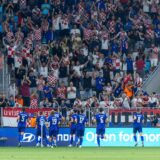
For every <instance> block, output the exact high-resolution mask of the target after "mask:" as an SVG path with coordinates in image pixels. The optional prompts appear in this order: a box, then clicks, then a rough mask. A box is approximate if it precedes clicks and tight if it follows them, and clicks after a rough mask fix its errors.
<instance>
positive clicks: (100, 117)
mask: <svg viewBox="0 0 160 160" xmlns="http://www.w3.org/2000/svg"><path fill="white" fill-rule="evenodd" d="M106 119H107V116H106V114H103V113H99V114H97V115H96V122H97V129H105V127H106Z"/></svg>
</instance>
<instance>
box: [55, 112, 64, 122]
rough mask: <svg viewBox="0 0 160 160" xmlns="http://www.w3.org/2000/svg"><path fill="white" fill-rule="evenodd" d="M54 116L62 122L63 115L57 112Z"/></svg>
mask: <svg viewBox="0 0 160 160" xmlns="http://www.w3.org/2000/svg"><path fill="white" fill-rule="evenodd" d="M54 116H55V117H57V118H59V120H60V121H61V120H62V115H61V114H60V113H59V112H55V113H54Z"/></svg>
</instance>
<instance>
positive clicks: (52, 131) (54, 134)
mask: <svg viewBox="0 0 160 160" xmlns="http://www.w3.org/2000/svg"><path fill="white" fill-rule="evenodd" d="M58 133H59V129H57V128H55V129H50V130H49V136H50V137H57V135H58Z"/></svg>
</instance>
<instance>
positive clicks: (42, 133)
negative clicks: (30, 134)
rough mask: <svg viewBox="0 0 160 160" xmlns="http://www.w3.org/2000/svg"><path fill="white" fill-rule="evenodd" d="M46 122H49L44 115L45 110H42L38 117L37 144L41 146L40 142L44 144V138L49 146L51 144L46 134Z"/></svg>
mask: <svg viewBox="0 0 160 160" xmlns="http://www.w3.org/2000/svg"><path fill="white" fill-rule="evenodd" d="M46 122H47V119H46V117H45V116H44V115H43V112H42V111H40V113H39V116H38V117H37V119H36V127H37V133H36V136H37V139H36V141H37V144H36V146H37V147H38V146H40V143H41V144H43V139H45V141H46V144H47V146H49V144H48V140H47V136H46ZM42 146H43V145H42Z"/></svg>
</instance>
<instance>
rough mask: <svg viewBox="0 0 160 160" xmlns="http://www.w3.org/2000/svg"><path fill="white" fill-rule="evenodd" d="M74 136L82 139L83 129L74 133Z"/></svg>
mask: <svg viewBox="0 0 160 160" xmlns="http://www.w3.org/2000/svg"><path fill="white" fill-rule="evenodd" d="M76 136H77V137H83V136H84V129H83V130H79V129H78V130H77V132H76Z"/></svg>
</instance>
